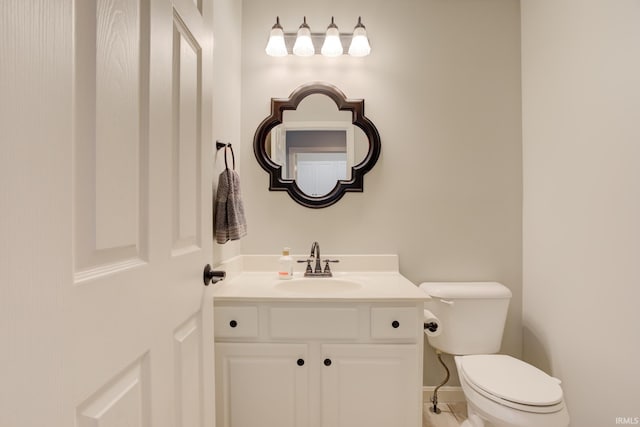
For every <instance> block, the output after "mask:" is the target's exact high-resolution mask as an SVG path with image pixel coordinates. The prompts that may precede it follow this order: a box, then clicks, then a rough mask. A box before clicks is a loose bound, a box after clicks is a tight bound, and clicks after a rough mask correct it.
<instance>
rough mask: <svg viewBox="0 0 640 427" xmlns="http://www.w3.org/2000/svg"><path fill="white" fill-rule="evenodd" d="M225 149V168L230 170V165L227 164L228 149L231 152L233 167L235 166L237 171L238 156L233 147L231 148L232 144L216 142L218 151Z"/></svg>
mask: <svg viewBox="0 0 640 427" xmlns="http://www.w3.org/2000/svg"><path fill="white" fill-rule="evenodd" d="M222 148H224V167H225V169H229V164H228V163H227V148H228V149H230V150H231V160H232V162H233V163H232V165H233V170H236V156H235V154H234V153H233V147H232V146H231V143H230V142H228V143H226V142H221V141H216V150H220V149H222Z"/></svg>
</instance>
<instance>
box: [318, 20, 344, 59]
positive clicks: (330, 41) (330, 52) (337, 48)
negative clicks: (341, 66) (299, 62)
mask: <svg viewBox="0 0 640 427" xmlns="http://www.w3.org/2000/svg"><path fill="white" fill-rule="evenodd" d="M321 52H322V55H324V56H340V55H342V53H343V52H344V49H343V48H342V42H341V41H340V33H339V32H338V27H337V26H336V24H335V23H334V22H333V16H332V17H331V24H329V26H328V27H327V34H326V35H325V37H324V43H323V44H322V50H321Z"/></svg>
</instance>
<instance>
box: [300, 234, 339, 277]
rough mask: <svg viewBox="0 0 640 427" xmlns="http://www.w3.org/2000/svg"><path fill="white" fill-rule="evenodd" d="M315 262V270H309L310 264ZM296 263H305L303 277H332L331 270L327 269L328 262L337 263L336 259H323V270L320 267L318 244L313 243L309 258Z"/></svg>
mask: <svg viewBox="0 0 640 427" xmlns="http://www.w3.org/2000/svg"><path fill="white" fill-rule="evenodd" d="M314 260H315V266H314V267H315V268H311V262H312V261H314ZM298 262H306V263H307V268H306V270H305V272H304V277H332V276H333V274H332V273H331V269H330V268H329V263H330V262H339V260H337V259H325V260H323V261H322V262H324V263H325V265H324V270H323V269H322V265H321V258H320V244H319V243H318V242H313V244H312V245H311V253H310V254H309V258H307V259H301V260H298Z"/></svg>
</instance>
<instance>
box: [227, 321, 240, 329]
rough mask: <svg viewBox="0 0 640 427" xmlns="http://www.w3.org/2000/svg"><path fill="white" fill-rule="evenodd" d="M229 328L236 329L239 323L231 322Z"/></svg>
mask: <svg viewBox="0 0 640 427" xmlns="http://www.w3.org/2000/svg"><path fill="white" fill-rule="evenodd" d="M229 326H231V327H232V328H235V327H236V326H238V322H236V321H235V320H232V321H231V322H229Z"/></svg>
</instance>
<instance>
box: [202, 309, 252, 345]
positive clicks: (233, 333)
mask: <svg viewBox="0 0 640 427" xmlns="http://www.w3.org/2000/svg"><path fill="white" fill-rule="evenodd" d="M213 313H214V314H213V317H214V335H215V337H216V338H218V337H220V338H257V337H258V307H254V306H250V307H216V308H215V309H214V312H213Z"/></svg>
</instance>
